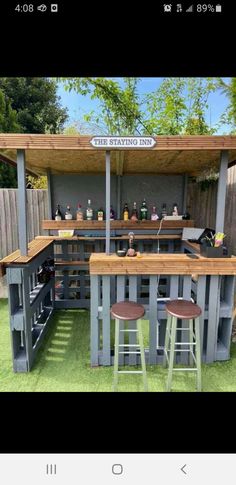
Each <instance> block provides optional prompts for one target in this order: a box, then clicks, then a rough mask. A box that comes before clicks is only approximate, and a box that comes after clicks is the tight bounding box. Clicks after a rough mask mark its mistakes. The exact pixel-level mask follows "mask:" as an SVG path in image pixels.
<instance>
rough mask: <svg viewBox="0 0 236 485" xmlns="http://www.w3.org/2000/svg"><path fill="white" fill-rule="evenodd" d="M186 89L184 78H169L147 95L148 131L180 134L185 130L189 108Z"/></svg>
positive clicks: (161, 133)
mask: <svg viewBox="0 0 236 485" xmlns="http://www.w3.org/2000/svg"><path fill="white" fill-rule="evenodd" d="M184 89H185V80H184V78H167V79H164V80H163V82H162V83H161V85H160V86H159V88H158V89H157V90H156V91H154V92H153V93H150V94H149V95H148V96H147V99H146V101H147V113H148V119H146V121H145V126H146V127H147V132H150V133H152V134H157V135H179V134H180V133H181V132H182V131H183V129H184V123H185V112H186V109H187V107H186V103H185V96H184Z"/></svg>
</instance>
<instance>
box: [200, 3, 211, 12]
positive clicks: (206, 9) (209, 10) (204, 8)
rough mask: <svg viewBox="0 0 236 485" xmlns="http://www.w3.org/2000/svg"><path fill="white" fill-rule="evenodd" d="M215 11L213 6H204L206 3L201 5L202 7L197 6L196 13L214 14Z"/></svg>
mask: <svg viewBox="0 0 236 485" xmlns="http://www.w3.org/2000/svg"><path fill="white" fill-rule="evenodd" d="M214 11H215V7H214V5H211V4H208V5H207V4H206V3H203V4H202V5H201V4H200V3H199V4H198V5H197V12H203V13H205V12H214Z"/></svg>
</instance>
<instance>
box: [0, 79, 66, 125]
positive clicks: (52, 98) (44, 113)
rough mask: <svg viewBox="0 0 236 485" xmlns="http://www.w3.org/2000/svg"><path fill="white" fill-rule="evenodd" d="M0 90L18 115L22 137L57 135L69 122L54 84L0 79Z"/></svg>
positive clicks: (41, 80) (43, 81)
mask: <svg viewBox="0 0 236 485" xmlns="http://www.w3.org/2000/svg"><path fill="white" fill-rule="evenodd" d="M0 89H1V90H2V91H3V92H4V93H5V95H6V96H7V98H8V99H9V100H10V102H11V106H12V108H13V109H14V110H15V111H16V112H17V119H18V123H19V125H20V131H19V132H21V133H60V132H61V131H62V129H63V126H64V123H65V121H66V120H67V118H68V114H67V110H66V109H65V108H62V107H61V106H60V98H59V97H58V96H57V86H56V83H55V81H54V80H51V79H48V78H45V77H9V78H6V77H4V78H0Z"/></svg>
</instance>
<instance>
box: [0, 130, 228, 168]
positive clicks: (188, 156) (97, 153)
mask: <svg viewBox="0 0 236 485" xmlns="http://www.w3.org/2000/svg"><path fill="white" fill-rule="evenodd" d="M92 138H93V137H92V136H79V135H78V136H77V135H73V136H68V135H38V134H37V135H36V134H18V133H12V134H10V133H7V134H6V133H2V134H0V153H2V154H3V155H5V156H8V157H10V158H11V159H12V160H16V150H17V149H23V150H25V154H26V167H27V169H29V170H32V171H33V172H36V173H38V174H45V173H46V172H47V170H48V169H50V170H51V173H54V174H66V173H68V174H69V173H81V174H82V173H94V174H96V173H104V172H105V151H106V150H105V149H103V148H102V149H101V148H94V147H93V146H92V145H91V143H90V141H91V139H92ZM153 138H155V140H156V145H155V146H154V147H153V148H149V149H146V148H142V149H135V148H127V149H124V148H117V147H115V148H110V149H109V150H110V151H111V173H113V174H120V175H121V174H135V173H162V174H182V173H186V174H189V175H192V176H197V175H200V174H201V173H202V172H203V170H205V169H209V168H212V169H216V170H218V168H219V164H220V152H221V150H228V151H229V162H232V161H234V160H236V136H233V135H226V136H208V135H207V136H206V135H201V136H196V135H194V136H192V135H191V136H157V137H153Z"/></svg>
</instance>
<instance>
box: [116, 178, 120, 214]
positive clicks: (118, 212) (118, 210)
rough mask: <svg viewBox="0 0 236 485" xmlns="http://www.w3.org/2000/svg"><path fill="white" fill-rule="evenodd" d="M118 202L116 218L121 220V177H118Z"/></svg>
mask: <svg viewBox="0 0 236 485" xmlns="http://www.w3.org/2000/svg"><path fill="white" fill-rule="evenodd" d="M116 177H117V201H116V218H117V219H118V220H119V219H120V204H121V176H120V175H117V176H116Z"/></svg>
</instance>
